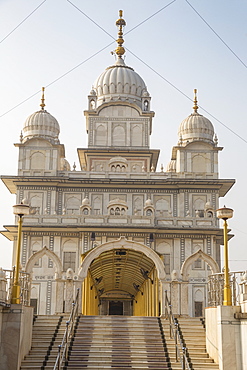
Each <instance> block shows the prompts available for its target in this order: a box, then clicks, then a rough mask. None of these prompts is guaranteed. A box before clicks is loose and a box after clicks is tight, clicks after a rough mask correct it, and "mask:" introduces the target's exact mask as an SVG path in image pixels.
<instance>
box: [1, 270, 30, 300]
mask: <svg viewBox="0 0 247 370" xmlns="http://www.w3.org/2000/svg"><path fill="white" fill-rule="evenodd" d="M13 277H14V270H4V269H2V268H0V305H2V306H7V307H8V306H10V303H11V293H12V286H13ZM19 283H20V303H21V304H24V305H25V306H29V305H30V288H31V279H30V274H28V273H27V272H22V271H21V272H20V276H19Z"/></svg>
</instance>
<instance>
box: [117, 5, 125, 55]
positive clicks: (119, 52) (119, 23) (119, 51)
mask: <svg viewBox="0 0 247 370" xmlns="http://www.w3.org/2000/svg"><path fill="white" fill-rule="evenodd" d="M122 16H123V11H122V10H119V17H120V18H119V19H118V20H117V21H116V26H117V27H118V30H119V31H118V39H117V40H116V41H117V43H118V47H117V48H116V50H115V52H116V54H117V56H118V57H119V58H122V55H124V53H125V49H124V47H123V46H122V45H123V43H124V39H123V26H126V22H125V20H124V19H123V18H122Z"/></svg>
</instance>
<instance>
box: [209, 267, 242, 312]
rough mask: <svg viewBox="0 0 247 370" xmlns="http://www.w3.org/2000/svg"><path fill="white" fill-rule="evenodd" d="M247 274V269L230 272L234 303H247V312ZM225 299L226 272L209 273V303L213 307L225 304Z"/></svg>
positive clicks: (235, 304)
mask: <svg viewBox="0 0 247 370" xmlns="http://www.w3.org/2000/svg"><path fill="white" fill-rule="evenodd" d="M246 276H247V275H246V271H232V272H229V280H230V287H231V296H232V305H233V306H240V305H241V306H243V305H244V304H245V307H246V312H247V281H245V280H244V277H246ZM223 301H224V273H217V274H212V275H209V277H208V305H209V306H212V307H213V306H223ZM244 301H245V302H244ZM243 307H244V306H243ZM243 307H242V308H243Z"/></svg>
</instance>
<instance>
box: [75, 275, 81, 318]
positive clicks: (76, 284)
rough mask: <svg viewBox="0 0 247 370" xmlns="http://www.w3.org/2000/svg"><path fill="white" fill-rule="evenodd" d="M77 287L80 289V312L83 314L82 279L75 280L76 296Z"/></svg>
mask: <svg viewBox="0 0 247 370" xmlns="http://www.w3.org/2000/svg"><path fill="white" fill-rule="evenodd" d="M77 289H79V297H78V314H81V313H82V281H81V280H76V281H75V296H76V294H77Z"/></svg>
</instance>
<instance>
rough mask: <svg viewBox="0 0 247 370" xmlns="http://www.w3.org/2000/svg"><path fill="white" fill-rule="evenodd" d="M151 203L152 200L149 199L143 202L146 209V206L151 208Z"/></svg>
mask: <svg viewBox="0 0 247 370" xmlns="http://www.w3.org/2000/svg"><path fill="white" fill-rule="evenodd" d="M152 205H153V203H152V200H151V199H150V198H148V199H147V200H146V202H145V206H146V207H148V206H152Z"/></svg>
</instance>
